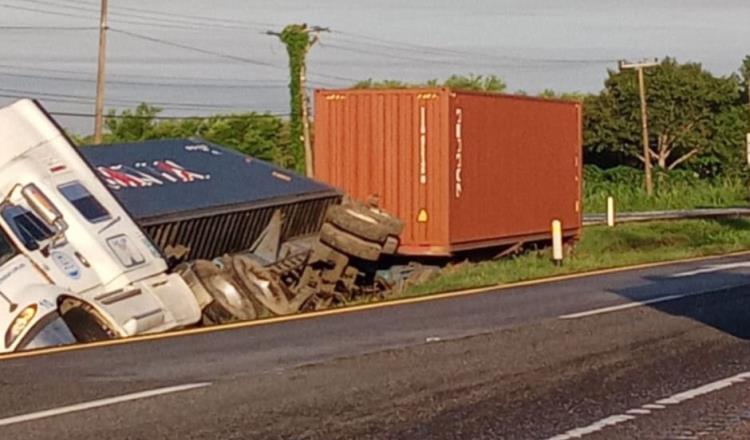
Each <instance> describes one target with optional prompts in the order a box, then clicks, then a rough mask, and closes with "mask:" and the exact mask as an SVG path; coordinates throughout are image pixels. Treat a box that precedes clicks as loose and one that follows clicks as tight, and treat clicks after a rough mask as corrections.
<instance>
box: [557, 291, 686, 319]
mask: <svg viewBox="0 0 750 440" xmlns="http://www.w3.org/2000/svg"><path fill="white" fill-rule="evenodd" d="M691 295H697V294H695V293H689V294H684V295H668V296H662V297H660V298H654V299H649V300H646V301H636V302H630V303H627V304H620V305H619V306H611V307H602V308H601V309H594V310H587V311H585V312H580V313H571V314H569V315H563V316H560V319H578V318H585V317H587V316H594V315H602V314H604V313H612V312H617V311H620V310H627V309H633V308H635V307H643V306H647V305H649V304H656V303H660V302H665V301H672V300H673V299H680V298H684V297H686V296H691Z"/></svg>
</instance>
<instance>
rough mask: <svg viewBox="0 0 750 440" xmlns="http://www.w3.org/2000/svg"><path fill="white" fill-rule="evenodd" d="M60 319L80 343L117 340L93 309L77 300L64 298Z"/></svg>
mask: <svg viewBox="0 0 750 440" xmlns="http://www.w3.org/2000/svg"><path fill="white" fill-rule="evenodd" d="M58 310H59V311H60V317H61V318H62V320H63V321H64V322H65V324H66V325H67V326H68V329H69V330H70V332H71V333H73V336H74V337H75V338H76V341H78V342H83V343H87V342H96V341H105V340H109V339H115V338H117V334H116V333H115V332H114V331H113V330H112V329H110V328H109V327H108V326H107V325H106V324H105V323H104V322H103V321H102V320H101V319H100V318H99V317H98V316H97V313H96V311H95V310H94V308H93V307H91V306H90V305H89V304H87V303H85V302H83V301H80V300H78V299H75V298H63V299H61V300H60V303H59V304H58Z"/></svg>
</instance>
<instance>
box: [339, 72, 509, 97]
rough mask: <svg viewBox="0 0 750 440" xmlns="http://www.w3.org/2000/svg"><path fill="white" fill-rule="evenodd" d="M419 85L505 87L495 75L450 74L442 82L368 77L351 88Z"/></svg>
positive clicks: (476, 89)
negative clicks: (414, 81)
mask: <svg viewBox="0 0 750 440" xmlns="http://www.w3.org/2000/svg"><path fill="white" fill-rule="evenodd" d="M421 87H449V88H451V89H453V90H466V91H474V92H492V93H502V92H504V91H505V89H506V84H505V82H503V80H502V79H500V78H499V77H498V76H496V75H488V76H483V75H474V74H469V75H451V76H450V77H449V78H448V79H446V80H445V81H443V82H440V81H439V80H437V79H431V80H429V81H425V82H424V83H408V82H404V81H399V80H393V79H386V80H382V81H374V80H372V78H370V79H367V80H364V81H359V82H358V83H356V84H354V85H353V86H352V88H353V89H412V88H421Z"/></svg>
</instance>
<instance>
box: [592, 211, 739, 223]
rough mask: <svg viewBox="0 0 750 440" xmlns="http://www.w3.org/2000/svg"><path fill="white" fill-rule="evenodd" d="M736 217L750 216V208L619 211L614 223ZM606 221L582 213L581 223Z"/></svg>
mask: <svg viewBox="0 0 750 440" xmlns="http://www.w3.org/2000/svg"><path fill="white" fill-rule="evenodd" d="M733 217H734V218H737V217H750V208H710V209H685V210H677V211H648V212H620V213H617V214H616V215H615V223H633V222H647V221H652V220H684V219H698V218H733ZM605 223H607V214H605V213H602V214H584V216H583V224H584V226H589V225H600V224H605Z"/></svg>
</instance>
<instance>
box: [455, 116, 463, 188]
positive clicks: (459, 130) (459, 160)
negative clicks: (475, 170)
mask: <svg viewBox="0 0 750 440" xmlns="http://www.w3.org/2000/svg"><path fill="white" fill-rule="evenodd" d="M463 122H464V111H463V109H460V108H457V109H456V172H455V177H456V187H455V196H456V198H457V199H458V198H461V193H462V192H463V190H464V187H463V178H462V173H463V162H464V139H463Z"/></svg>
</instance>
